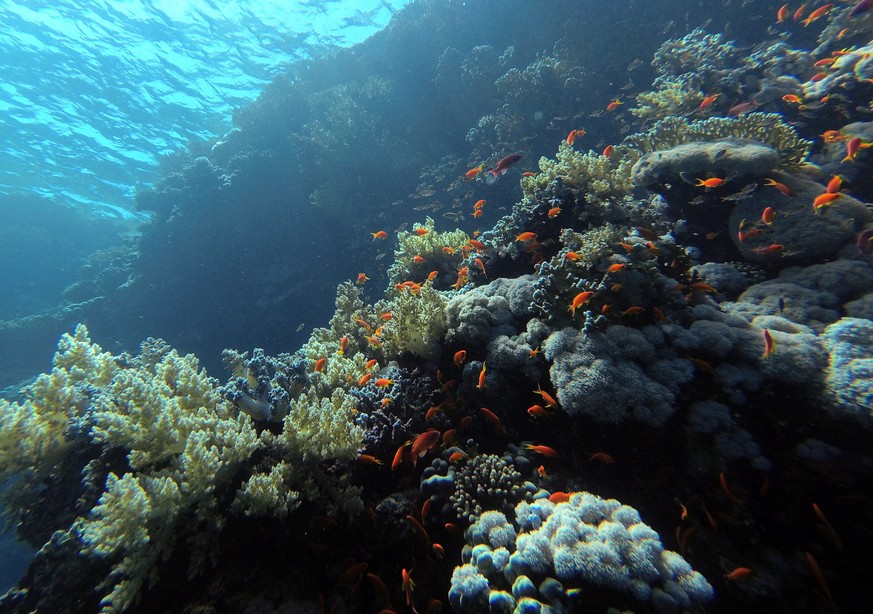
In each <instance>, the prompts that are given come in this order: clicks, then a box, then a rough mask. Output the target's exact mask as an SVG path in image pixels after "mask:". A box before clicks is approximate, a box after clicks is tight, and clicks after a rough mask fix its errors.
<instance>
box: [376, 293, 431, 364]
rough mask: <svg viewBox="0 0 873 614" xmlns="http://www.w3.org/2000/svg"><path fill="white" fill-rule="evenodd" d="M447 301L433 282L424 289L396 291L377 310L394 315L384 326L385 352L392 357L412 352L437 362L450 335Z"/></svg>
mask: <svg viewBox="0 0 873 614" xmlns="http://www.w3.org/2000/svg"><path fill="white" fill-rule="evenodd" d="M446 303H447V299H446V298H445V297H444V296H443V293H441V292H440V291H439V290H437V289H436V288H434V287H433V285H432V284H431V283H430V282H426V283H424V284H422V286H421V288H420V289H416V290H415V291H413V290H412V289H402V290H392V291H390V292H389V297H388V298H387V299H385V300H382V301H379V302H378V303H376V310H377V311H380V312H387V313H390V314H391V320H389V321H388V322H385V324H384V325H383V326H382V343H383V345H382V349H383V351H384V352H385V354H386V356H387V357H389V358H396V357H397V356H399V355H400V354H401V353H403V352H412V353H414V354H417V355H418V356H421V357H422V358H427V359H435V358H437V357H438V354H439V349H440V347H439V340H440V339H441V338H442V336H443V335H444V334H445V332H446V328H447V322H446Z"/></svg>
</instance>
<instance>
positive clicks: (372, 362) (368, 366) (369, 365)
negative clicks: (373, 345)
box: [364, 358, 379, 369]
mask: <svg viewBox="0 0 873 614" xmlns="http://www.w3.org/2000/svg"><path fill="white" fill-rule="evenodd" d="M378 364H379V361H378V360H376V359H375V358H371V359H370V360H368V361H367V364H365V365H364V368H365V369H372V368H373V367H375V366H376V365H378Z"/></svg>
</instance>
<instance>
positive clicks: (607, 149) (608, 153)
mask: <svg viewBox="0 0 873 614" xmlns="http://www.w3.org/2000/svg"><path fill="white" fill-rule="evenodd" d="M613 151H615V147H614V146H612V145H607V146H606V147H605V148H604V150H603V157H604V158H608V157H609V156H611V155H612V152H613Z"/></svg>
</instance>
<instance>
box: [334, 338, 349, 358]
mask: <svg viewBox="0 0 873 614" xmlns="http://www.w3.org/2000/svg"><path fill="white" fill-rule="evenodd" d="M347 347H349V338H348V337H346V336H345V335H343V336H342V338H341V339H340V346H339V350H337V352H336V353H337V354H339V355H340V356H342V355H343V354H345V353H346V348H347Z"/></svg>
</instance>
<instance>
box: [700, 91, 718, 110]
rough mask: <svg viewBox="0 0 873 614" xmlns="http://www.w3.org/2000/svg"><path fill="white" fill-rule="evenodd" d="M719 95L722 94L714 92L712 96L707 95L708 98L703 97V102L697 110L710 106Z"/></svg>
mask: <svg viewBox="0 0 873 614" xmlns="http://www.w3.org/2000/svg"><path fill="white" fill-rule="evenodd" d="M719 96H721V94H713V95H712V96H707V97H706V98H704V99H703V102H701V103H700V106H699V107H697V110H698V111H699V110H701V109H705V108H706V107H708V106H710V105H711V104H712V103H713V102H715V99H716V98H718V97H719Z"/></svg>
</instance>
